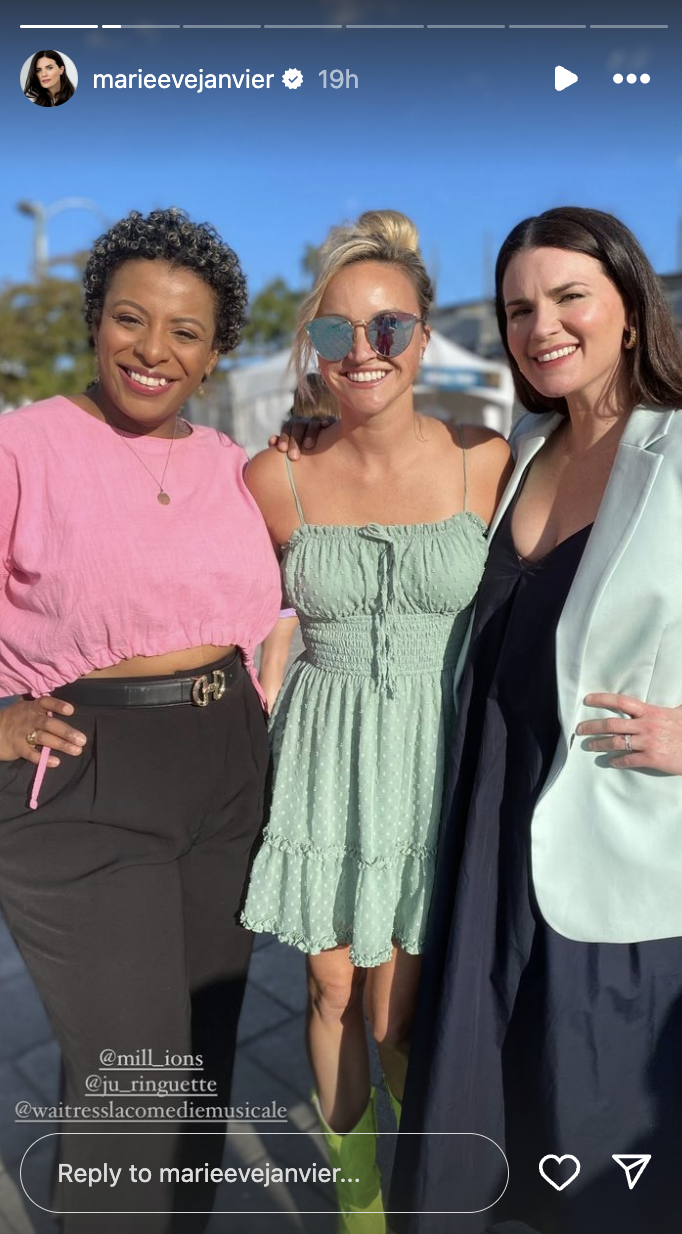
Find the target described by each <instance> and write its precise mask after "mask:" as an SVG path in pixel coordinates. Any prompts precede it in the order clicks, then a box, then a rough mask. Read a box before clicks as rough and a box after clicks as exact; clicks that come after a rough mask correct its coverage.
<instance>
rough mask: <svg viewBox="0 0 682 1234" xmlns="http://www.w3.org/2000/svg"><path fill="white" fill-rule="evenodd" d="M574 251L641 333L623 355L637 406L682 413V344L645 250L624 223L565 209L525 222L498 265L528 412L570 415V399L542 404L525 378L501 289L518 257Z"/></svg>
mask: <svg viewBox="0 0 682 1234" xmlns="http://www.w3.org/2000/svg"><path fill="white" fill-rule="evenodd" d="M537 248H553V249H567V250H568V251H569V252H573V253H584V254H585V255H586V256H587V257H594V258H595V259H596V260H597V261H598V262H600V264H601V267H602V269H603V271H604V273H605V275H606V276H607V278H609V279H610V280H611V282H612V283H613V285H614V287H616V288H617V290H618V291H619V292H620V294H621V296H622V298H623V302H624V304H625V307H626V309H627V311H628V314H629V315H630V316H631V318H632V321H633V323H634V325H635V328H636V330H637V343H636V345H635V346H634V347H633V348H631V349H629V350H624V351H623V363H624V364H625V366H626V369H627V373H628V378H629V384H630V396H631V400H632V403H631V405H632V406H633V407H635V406H637V404H638V403H642V404H644V405H645V406H647V407H656V408H661V409H663V408H677V407H682V341H681V340H680V336H679V333H678V330H677V326H676V324H675V318H674V317H673V313H672V310H671V308H670V306H669V304H668V302H667V300H666V298H665V295H664V293H663V289H662V287H661V284H660V283H659V281H658V279H657V277H656V274H655V273H654V270H653V268H652V266H651V263H650V262H649V260H648V258H647V257H646V256H645V254H644V251H643V250H642V248H641V246H640V245H639V243H638V242H637V240H636V239H635V237H634V236H633V234H632V232H631V231H629V230H628V228H627V227H626V226H625V224H624V223H621V222H620V220H619V219H617V218H614V216H613V215H612V214H605V213H604V212H603V211H601V210H588V209H585V208H583V207H582V206H559V207H557V208H556V209H554V210H545V212H544V214H538V215H536V216H535V217H533V218H527V219H524V220H523V222H522V223H518V224H517V226H516V227H515V228H514V229H513V231H511V232H510V233H509V235H508V236H507V239H506V240H505V241H504V244H503V245H502V248H501V249H500V252H499V254H498V258H497V264H496V266H495V309H496V312H497V324H498V326H499V329H500V334H501V336H502V342H503V343H504V347H505V351H506V352H507V355H508V357H509V363H510V365H511V371H512V376H513V378H514V387H515V389H516V397H517V398H518V400H519V402H520V403H521V404H522V405H523V406H524V407H525V408H526V409H527V410H528V411H536V412H543V411H545V412H546V411H549V410H554V411H560V412H562V413H563V414H564V415H566V414H567V413H568V406H567V403H566V399H564V398H556V399H549V398H541V397H540V395H539V394H538V392H537V390H535V389H534V387H533V386H532V385H531V384H530V382H529V381H527V380H526V378H525V377H524V376H523V375H522V374H521V372H520V371H519V367H518V365H517V363H516V361H515V360H514V357H513V356H512V354H511V351H510V350H509V344H508V342H507V314H506V312H505V307H504V296H503V294H502V284H503V282H504V276H505V273H506V270H507V267H508V265H509V263H510V261H511V260H512V257H515V256H516V255H517V253H521V252H523V251H524V250H528V249H537Z"/></svg>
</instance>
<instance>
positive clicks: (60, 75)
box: [24, 51, 76, 107]
mask: <svg viewBox="0 0 682 1234" xmlns="http://www.w3.org/2000/svg"><path fill="white" fill-rule="evenodd" d="M75 93H76V87H75V86H74V85H73V83H72V82H71V81H69V75H68V73H67V71H66V65H65V63H64V60H63V58H62V57H61V56H60V54H59V52H58V51H37V52H36V54H35V56H34V57H33V59H32V61H31V67H30V69H29V70H28V77H27V78H26V85H25V87H24V94H25V95H26V98H27V99H32V100H33V102H34V103H37V104H38V106H39V107H59V106H60V104H61V103H68V101H69V99H70V98H71V96H72V95H73V94H75Z"/></svg>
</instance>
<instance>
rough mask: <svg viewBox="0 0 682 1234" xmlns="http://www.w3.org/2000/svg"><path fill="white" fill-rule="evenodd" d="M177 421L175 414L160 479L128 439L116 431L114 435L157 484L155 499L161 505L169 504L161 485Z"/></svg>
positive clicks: (174, 436)
mask: <svg viewBox="0 0 682 1234" xmlns="http://www.w3.org/2000/svg"><path fill="white" fill-rule="evenodd" d="M178 421H179V417H178V416H176V417H175V428H174V429H173V436H172V437H171V443H170V445H169V447H168V454H167V455H166V462H165V465H164V469H163V472H162V474H161V479H160V480H157V478H156V476H155V475H154V472H153V471H152V470H151V468H150V467H148V466H147V464H146V463H145V462H144V461H143V460H142V459H141V458H140V456H139V454H138V453H137V450H133V447H132V446H131V444H130V442H129V441H128V440H127V439H126V438H125V437H122V436H121V434H120V433H117V434H116V436H117V437H119V438H120V440H121V441H122V442H123V444H124V446H127V447H128V449H129V450H130V453H131V454H133V455H134V456H135V458H136V459H137V461H138V463H140V465H141V466H142V467H144V469H145V471H146V472H147V474H148V475H150V476H151V478H152V480H153V481H154V483H155V484H158V486H159V491H158V493H157V494H156V500H157V501H158V503H159V505H161V506H169V505H170V496H169V494H168V493H167V492H166V490H165V489H164V487H163V482H164V480H165V479H166V472H167V471H168V464H169V463H170V456H171V450H172V449H173V445H174V442H175V438H176V435H177V431H178Z"/></svg>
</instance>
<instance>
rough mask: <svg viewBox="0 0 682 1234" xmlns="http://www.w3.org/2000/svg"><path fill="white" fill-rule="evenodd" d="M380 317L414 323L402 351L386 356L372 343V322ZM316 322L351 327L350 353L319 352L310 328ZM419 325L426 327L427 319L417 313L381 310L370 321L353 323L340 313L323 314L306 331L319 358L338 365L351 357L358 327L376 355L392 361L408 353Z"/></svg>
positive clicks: (392, 352) (390, 352) (311, 322)
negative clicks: (395, 318) (334, 323)
mask: <svg viewBox="0 0 682 1234" xmlns="http://www.w3.org/2000/svg"><path fill="white" fill-rule="evenodd" d="M378 317H397V318H399V319H400V320H401V321H403V322H404V321H405V320H406V319H408V318H409V320H410V321H411V322H412V330H411V333H410V336H409V338H408V339H407V342H406V343H405V346H404V347H401V348H400V351H389V353H388V355H386V354H385V353H384V352H383V351H379V349H378V348H377V347H375V345H374V343H373V342H372V340H371V338H370V336H369V327H370V326H371V324H372V322H374V321H376V319H377V318H378ZM316 321H342V322H345V324H346V325H347V326H350V329H351V342H350V347H349V348H348V351H344V353H343V355H342V356H325V355H324V353H323V352H321V351H318V349H317V347H316V346H315V342H314V340H313V337H312V335H311V333H310V328H311V326H313V325H314V323H315V322H316ZM418 325H421V326H425V325H426V319H425V318H424V317H417V315H416V313H407V312H405V311H404V310H403V309H381V310H380V312H378V313H374V314H373V316H372V317H370V318H369V320H368V321H365V320H364V319H362V318H361V319H360V320H359V321H351V320H350V318H349V317H343V316H342V315H341V314H340V313H323V314H322V316H321V317H313V319H312V321H309V322H308V324H307V325H306V327H305V329H306V333H307V335H308V338H309V339H310V342H311V344H312V347H313V350H314V351H315V352H316V354H317V355H318V356H321V357H322V359H323V360H328V361H329V362H330V363H335V364H338V363H339V361H341V360H345V358H346V356H347V355H349V354H350V352H351V351H352V350H353V345H354V342H355V331H356V330H357V328H358V326H362V327H363V328H364V331H365V337H366V339H367V342H368V343H369V345H370V347H371V348H372V351H373V352H374V353H375V355H377V356H381V359H382V360H391V359H393V358H394V357H395V356H402V355H403V353H404V352H406V351H407V349H408V347H409V345H410V343H411V342H412V339H413V338H414V332H415V330H416V328H417V326H418Z"/></svg>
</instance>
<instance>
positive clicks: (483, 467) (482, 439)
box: [461, 424, 513, 523]
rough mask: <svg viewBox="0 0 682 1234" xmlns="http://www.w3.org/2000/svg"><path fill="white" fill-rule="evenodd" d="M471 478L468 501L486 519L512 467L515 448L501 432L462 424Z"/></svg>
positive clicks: (494, 505) (489, 517)
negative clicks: (512, 448)
mask: <svg viewBox="0 0 682 1234" xmlns="http://www.w3.org/2000/svg"><path fill="white" fill-rule="evenodd" d="M461 434H462V441H463V443H464V448H465V450H466V460H467V473H468V479H469V504H470V508H471V509H472V510H475V511H476V513H477V514H480V515H481V517H482V518H483V519H485V521H486V522H487V523H489V522H490V520H491V519H492V516H493V514H494V513H495V510H496V509H497V506H498V503H499V500H500V498H501V496H502V493H503V492H504V489H505V487H506V484H507V481H508V480H509V477H510V476H511V473H512V470H513V458H512V452H511V450H510V449H509V445H508V444H507V442H506V441H505V439H504V437H503V436H502V434H501V433H496V432H495V431H494V429H489V428H483V427H481V426H480V425H478V424H464V425H462V426H461Z"/></svg>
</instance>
